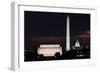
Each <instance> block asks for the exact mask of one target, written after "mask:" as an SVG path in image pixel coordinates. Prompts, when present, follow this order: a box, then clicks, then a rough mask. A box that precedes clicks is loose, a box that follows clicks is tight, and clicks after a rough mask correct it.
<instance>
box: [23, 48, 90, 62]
mask: <svg viewBox="0 0 100 73" xmlns="http://www.w3.org/2000/svg"><path fill="white" fill-rule="evenodd" d="M24 56H25V58H24V61H25V62H28V61H47V60H70V59H72V60H73V59H89V58H90V49H82V50H70V51H63V54H62V56H60V55H59V53H58V54H56V55H55V56H54V57H44V56H43V55H38V54H37V52H36V51H33V50H30V51H25V55H24Z"/></svg>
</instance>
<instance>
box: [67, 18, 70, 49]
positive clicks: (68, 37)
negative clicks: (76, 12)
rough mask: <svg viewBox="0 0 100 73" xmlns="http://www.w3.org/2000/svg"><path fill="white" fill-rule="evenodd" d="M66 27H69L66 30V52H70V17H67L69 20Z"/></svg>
mask: <svg viewBox="0 0 100 73" xmlns="http://www.w3.org/2000/svg"><path fill="white" fill-rule="evenodd" d="M66 21H67V22H66V23H67V24H66V25H67V29H66V32H67V35H66V36H67V38H66V51H70V19H69V16H67V19H66Z"/></svg>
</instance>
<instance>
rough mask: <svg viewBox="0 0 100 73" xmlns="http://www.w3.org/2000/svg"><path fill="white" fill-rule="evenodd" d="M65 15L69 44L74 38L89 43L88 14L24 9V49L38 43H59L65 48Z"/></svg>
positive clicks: (35, 45) (36, 45) (33, 46)
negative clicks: (68, 22) (67, 23)
mask: <svg viewBox="0 0 100 73" xmlns="http://www.w3.org/2000/svg"><path fill="white" fill-rule="evenodd" d="M67 15H69V17H70V36H71V40H70V41H71V46H72V45H73V43H74V42H75V40H76V39H78V40H79V41H80V42H81V43H82V44H90V14H75V13H56V12H33V11H25V12H24V16H25V17H24V23H25V27H24V31H25V35H24V37H25V49H29V48H35V47H38V46H39V45H40V44H60V45H61V46H63V48H65V47H66V45H65V44H66V17H67Z"/></svg>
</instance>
